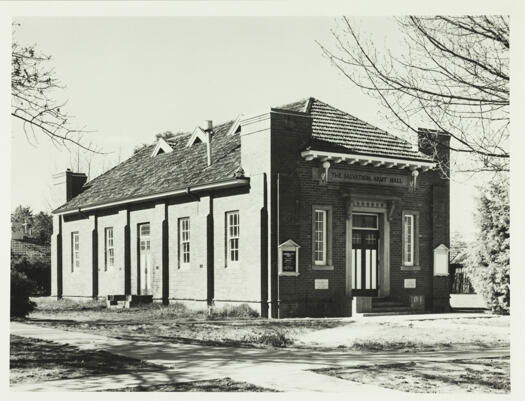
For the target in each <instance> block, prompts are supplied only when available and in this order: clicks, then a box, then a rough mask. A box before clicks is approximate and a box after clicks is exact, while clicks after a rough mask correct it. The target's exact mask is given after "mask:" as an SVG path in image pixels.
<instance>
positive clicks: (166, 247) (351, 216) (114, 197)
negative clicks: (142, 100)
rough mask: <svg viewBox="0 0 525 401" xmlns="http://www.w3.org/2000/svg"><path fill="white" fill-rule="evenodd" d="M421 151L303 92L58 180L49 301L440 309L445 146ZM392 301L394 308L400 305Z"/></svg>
mask: <svg viewBox="0 0 525 401" xmlns="http://www.w3.org/2000/svg"><path fill="white" fill-rule="evenodd" d="M418 135H419V141H418V142H419V145H418V149H414V148H413V147H412V146H411V145H410V144H409V143H408V142H406V141H404V140H402V139H400V138H398V137H396V136H394V135H391V134H389V133H387V132H385V131H382V130H380V129H378V128H375V127H373V126H371V125H370V124H367V123H365V122H363V121H361V120H359V119H357V118H355V117H353V116H351V115H349V114H347V113H345V112H343V111H340V110H338V109H336V108H334V107H332V106H330V105H327V104H325V103H323V102H321V101H319V100H317V99H314V98H309V99H305V100H302V101H299V102H296V103H292V104H289V105H286V106H281V107H278V108H270V109H269V110H267V111H264V112H262V113H260V114H258V115H255V116H251V117H246V118H242V117H240V118H238V119H237V120H235V121H230V122H227V123H224V124H221V125H215V126H213V125H212V124H211V121H210V122H207V124H206V126H204V127H197V128H196V129H195V130H194V131H193V132H192V133H188V134H178V135H176V136H175V137H173V138H170V139H167V140H164V139H159V141H158V142H157V143H156V144H153V145H151V146H149V147H146V148H143V149H141V150H140V151H138V152H137V153H136V154H134V155H133V156H132V157H131V158H129V159H128V160H126V161H124V162H123V163H121V164H119V165H118V166H116V167H114V168H113V169H111V170H109V171H108V172H106V173H104V174H102V175H101V176H99V177H97V178H95V179H93V180H92V181H90V182H87V183H86V177H85V175H83V174H79V173H73V172H71V171H67V172H65V173H62V174H58V175H56V176H55V177H54V179H55V190H56V196H57V198H56V202H57V204H61V206H60V207H59V208H58V209H56V210H55V211H54V234H53V238H52V294H53V295H56V296H58V297H87V298H91V297H104V296H106V295H117V294H147V295H151V296H152V297H153V299H154V300H158V301H162V302H164V303H169V302H184V303H186V304H188V305H189V306H195V307H202V308H205V307H206V306H211V305H215V306H220V305H223V304H236V303H247V304H249V305H250V306H251V307H252V308H253V309H255V310H257V311H258V312H259V313H260V314H261V315H262V316H270V317H285V316H349V315H351V314H352V311H354V313H355V312H356V311H357V312H374V311H385V310H427V311H445V310H447V309H448V307H449V306H448V305H449V284H448V247H449V180H448V178H446V174H443V171H445V172H446V171H447V169H448V153H449V148H448V142H449V137H448V136H447V135H444V134H443V133H440V132H437V131H432V130H423V129H422V130H420V132H419V133H418ZM396 308H397V309H396Z"/></svg>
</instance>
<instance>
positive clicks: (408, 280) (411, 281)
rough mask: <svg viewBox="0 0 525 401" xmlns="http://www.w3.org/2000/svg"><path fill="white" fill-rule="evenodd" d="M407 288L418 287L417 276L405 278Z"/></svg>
mask: <svg viewBox="0 0 525 401" xmlns="http://www.w3.org/2000/svg"><path fill="white" fill-rule="evenodd" d="M405 288H416V279H415V278H406V279H405Z"/></svg>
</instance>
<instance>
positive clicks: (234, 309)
mask: <svg viewBox="0 0 525 401" xmlns="http://www.w3.org/2000/svg"><path fill="white" fill-rule="evenodd" d="M256 317H259V314H258V313H257V311H255V310H253V309H252V308H251V307H250V306H249V305H248V304H241V305H235V306H230V305H226V306H223V307H222V308H220V309H214V310H213V312H212V313H211V315H210V319H218V318H219V319H221V318H235V319H252V318H256Z"/></svg>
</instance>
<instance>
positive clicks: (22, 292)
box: [11, 268, 36, 318]
mask: <svg viewBox="0 0 525 401" xmlns="http://www.w3.org/2000/svg"><path fill="white" fill-rule="evenodd" d="M33 288H34V283H33V282H32V281H31V280H29V279H28V278H27V276H26V275H25V274H24V273H21V272H19V271H18V270H16V269H14V268H11V317H22V318H23V317H26V316H27V315H28V314H29V313H31V312H32V311H33V310H34V309H35V306H36V304H35V303H34V302H33V301H31V300H30V299H29V297H30V295H31V293H32V292H33Z"/></svg>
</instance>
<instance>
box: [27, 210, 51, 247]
mask: <svg viewBox="0 0 525 401" xmlns="http://www.w3.org/2000/svg"><path fill="white" fill-rule="evenodd" d="M31 231H32V233H33V238H35V239H36V240H37V241H38V242H40V243H41V244H50V243H51V235H53V217H52V216H51V215H50V214H49V213H45V212H39V213H38V214H37V215H35V216H34V217H33V226H32V230H31Z"/></svg>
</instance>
